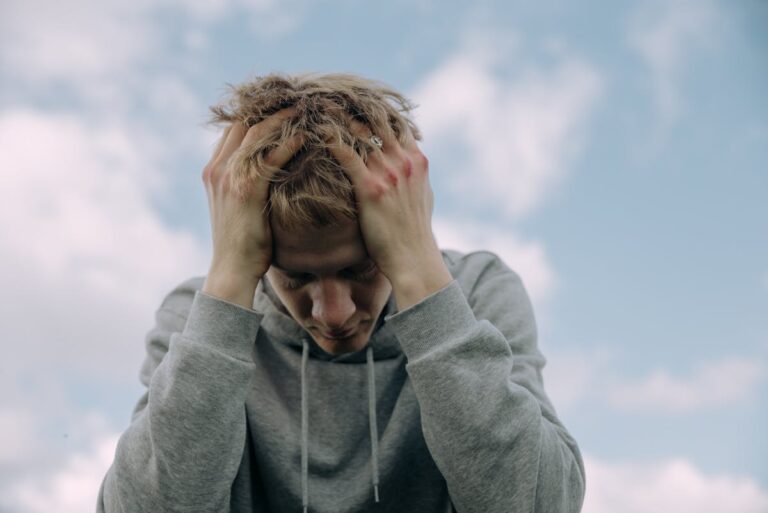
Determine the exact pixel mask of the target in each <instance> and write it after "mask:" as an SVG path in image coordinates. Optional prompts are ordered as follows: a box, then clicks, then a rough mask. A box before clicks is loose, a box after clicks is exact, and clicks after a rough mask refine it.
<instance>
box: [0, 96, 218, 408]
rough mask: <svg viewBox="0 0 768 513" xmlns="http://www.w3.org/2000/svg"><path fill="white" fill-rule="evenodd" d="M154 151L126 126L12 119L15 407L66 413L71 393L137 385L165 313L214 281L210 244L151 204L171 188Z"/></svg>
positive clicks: (8, 250) (7, 315)
mask: <svg viewBox="0 0 768 513" xmlns="http://www.w3.org/2000/svg"><path fill="white" fill-rule="evenodd" d="M143 150H144V148H143V147H142V145H141V141H140V140H138V139H137V138H135V137H133V136H132V135H131V133H130V132H128V131H125V130H124V129H122V128H121V127H119V126H104V125H101V126H100V125H95V126H92V125H89V124H87V123H85V122H83V121H82V120H80V119H78V118H76V117H73V116H70V115H44V114H41V113H39V112H35V111H24V110H17V111H12V112H5V113H2V114H0V169H2V170H3V185H2V188H3V192H4V195H3V196H4V201H3V202H0V266H2V268H3V269H6V270H7V271H8V270H9V272H5V273H2V275H0V286H2V288H3V290H13V291H14V297H13V301H8V302H7V303H6V306H5V307H4V308H3V309H2V310H1V311H0V326H2V327H3V328H2V337H0V338H1V339H2V344H3V346H4V347H5V348H8V350H7V351H6V355H7V356H6V364H7V369H4V372H3V373H2V375H0V383H1V384H2V386H3V388H4V389H5V390H9V391H12V393H11V394H10V395H9V396H8V397H9V400H11V401H14V402H18V403H20V404H23V403H25V402H32V403H35V402H36V401H39V399H40V398H39V397H36V396H34V394H36V393H41V395H42V396H43V397H46V399H45V401H44V403H45V405H46V406H48V407H50V408H51V409H52V410H56V409H57V408H61V409H62V411H61V412H60V413H62V414H63V413H64V410H65V409H66V407H67V405H68V404H69V401H71V400H72V398H71V397H67V393H66V386H67V383H70V382H73V381H74V382H77V381H78V380H88V379H92V378H94V377H95V376H99V377H100V378H101V379H103V380H105V381H104V383H110V382H111V383H122V384H125V383H134V382H135V381H136V378H135V376H136V373H137V371H138V367H139V364H140V362H141V358H142V357H143V339H144V334H145V333H146V331H147V330H148V329H149V328H150V327H151V323H152V322H153V321H152V313H153V311H154V309H155V308H156V307H157V306H158V304H159V302H160V300H161V299H162V297H163V295H164V294H165V293H166V292H168V291H169V290H170V289H171V287H172V286H173V285H175V284H176V283H178V282H180V281H181V280H183V279H185V278H187V277H189V276H191V275H194V274H202V273H204V272H205V271H206V266H207V256H206V253H207V250H206V249H205V248H204V246H203V245H202V244H201V242H200V241H199V240H197V238H196V237H195V236H193V235H192V234H190V233H187V232H184V231H182V230H176V229H171V228H169V227H167V226H166V225H165V224H164V223H163V221H162V220H161V219H160V218H159V216H158V215H157V213H156V212H155V210H154V209H153V207H152V206H151V204H150V203H149V199H148V198H149V196H150V193H152V192H158V191H162V186H163V180H162V174H161V171H160V169H159V167H158V166H157V164H156V163H155V162H154V161H153V160H152V159H151V158H148V157H147V152H145V151H143ZM201 187H202V185H201ZM10 348H13V349H12V350H10ZM22 382H25V383H34V387H29V386H27V387H23V386H21V385H19V383H22ZM42 392H45V393H42ZM49 394H50V395H49ZM62 403H63V404H62ZM39 406H40V407H42V405H39ZM52 415H53V413H52Z"/></svg>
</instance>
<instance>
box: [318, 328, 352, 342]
mask: <svg viewBox="0 0 768 513" xmlns="http://www.w3.org/2000/svg"><path fill="white" fill-rule="evenodd" d="M354 333H355V331H354V330H349V331H336V332H332V333H323V334H322V335H323V338H328V339H332V340H341V339H344V338H349V337H351V336H352V335H354Z"/></svg>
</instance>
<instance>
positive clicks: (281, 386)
mask: <svg viewBox="0 0 768 513" xmlns="http://www.w3.org/2000/svg"><path fill="white" fill-rule="evenodd" d="M443 256H444V260H445V262H446V264H447V265H448V268H449V270H450V272H451V274H452V275H453V276H454V278H455V279H454V281H453V282H451V283H450V284H449V285H448V286H446V287H445V288H443V289H442V290H440V291H438V292H436V293H434V294H432V295H431V296H430V297H428V298H426V299H424V300H423V301H422V302H420V303H418V304H416V305H413V306H412V307H410V308H408V309H406V310H404V311H402V312H395V304H394V299H393V298H390V301H389V303H388V305H387V307H386V308H385V311H384V313H383V314H382V319H380V324H379V326H378V327H377V329H376V331H375V332H374V335H373V336H372V338H371V341H370V343H369V345H368V346H367V347H366V348H365V349H364V350H361V351H358V352H355V353H349V354H346V355H341V356H335V357H334V356H332V355H329V354H327V353H325V352H324V351H323V350H322V349H321V348H320V347H319V346H317V344H316V343H315V342H314V340H312V338H311V337H309V336H308V334H307V333H306V332H305V331H304V330H303V329H302V328H301V327H300V326H299V325H298V324H297V323H296V322H295V321H294V320H293V319H292V318H291V317H290V316H289V315H288V314H287V313H286V312H285V310H284V309H283V308H282V306H281V305H280V302H279V301H278V300H277V298H276V296H275V295H274V292H273V291H272V290H271V289H270V287H269V283H268V281H266V280H262V283H261V284H260V285H259V288H258V289H257V292H256V296H255V298H254V309H253V310H249V309H245V308H242V307H239V306H237V305H233V304H230V303H227V302H225V301H221V300H218V299H216V298H213V297H211V296H208V295H206V294H204V293H202V292H200V291H199V289H200V288H201V287H202V283H203V279H202V278H196V279H192V280H189V281H187V282H185V283H183V284H182V285H180V286H179V287H178V288H177V289H175V290H174V291H173V292H171V293H170V294H169V295H168V296H167V297H166V298H165V300H164V301H163V303H162V305H161V306H160V308H159V309H158V311H157V314H156V321H157V322H156V326H155V327H154V328H153V329H152V330H151V331H150V332H149V334H148V335H147V341H146V350H147V356H146V359H145V361H144V365H143V366H142V369H141V381H142V383H144V385H145V386H146V387H147V392H146V393H145V394H144V396H143V397H142V398H141V399H140V400H139V402H138V404H137V405H136V408H135V410H134V412H133V416H132V420H131V424H130V426H129V427H128V429H127V430H126V431H125V433H124V434H123V435H122V437H121V438H120V442H119V443H118V446H117V451H116V454H115V459H114V462H113V464H112V466H111V467H110V469H109V471H108V473H107V475H106V477H105V479H104V482H103V483H102V486H101V489H100V491H99V498H98V505H97V511H98V512H109V513H116V512H126V513H127V512H142V511H146V512H166V511H169V512H170V511H183V512H189V511H195V512H197V511H200V512H231V513H236V512H237V513H240V512H281V513H282V512H297V513H298V512H301V511H302V507H303V500H304V498H305V493H304V492H305V491H306V500H307V505H308V511H310V512H323V513H324V512H327V513H346V512H349V513H352V512H367V511H388V512H397V513H410V512H413V513H417V512H418V513H431V512H441V513H443V512H446V511H458V512H461V513H464V512H466V513H469V512H482V513H495V512H498V513H501V512H504V513H508V512H534V511H535V512H540V513H558V512H578V511H580V509H581V504H582V501H583V496H584V466H583V463H582V459H581V455H580V453H579V449H578V447H577V444H576V442H575V441H574V439H573V438H572V437H571V436H570V434H569V433H568V431H567V430H566V429H565V427H564V426H563V425H562V423H561V422H560V421H559V420H558V418H557V416H556V413H555V410H554V408H553V406H552V404H551V403H550V401H549V399H548V398H547V396H546V394H545V392H544V388H543V382H542V375H541V370H542V367H543V366H544V363H545V359H544V357H543V356H542V355H541V353H540V352H539V350H538V348H537V342H536V324H535V321H534V315H533V310H532V308H531V304H530V301H529V299H528V295H527V293H526V291H525V288H524V286H523V284H522V282H521V281H520V278H519V277H518V275H517V274H516V273H515V272H514V271H512V270H511V269H509V268H508V267H507V266H506V265H504V264H503V263H502V262H501V261H500V260H499V259H498V258H497V257H496V256H495V255H493V254H492V253H488V252H476V253H471V254H467V255H463V254H460V253H458V252H454V251H444V252H443ZM303 358H305V360H304V365H302V360H303ZM374 368H375V373H374V372H373V371H374ZM302 369H304V370H302ZM302 399H303V401H302ZM303 434H304V435H305V436H304V437H303V436H302V435H303ZM302 440H304V441H305V443H302ZM303 453H304V458H302V454H303ZM303 466H304V468H306V470H307V472H306V474H304V473H303V472H302V467H303ZM374 484H378V495H379V497H378V498H379V502H376V501H375V492H374Z"/></svg>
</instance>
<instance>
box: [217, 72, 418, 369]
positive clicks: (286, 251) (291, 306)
mask: <svg viewBox="0 0 768 513" xmlns="http://www.w3.org/2000/svg"><path fill="white" fill-rule="evenodd" d="M289 107H291V108H293V109H294V110H295V115H294V116H292V117H291V118H290V119H289V120H288V121H287V122H286V123H284V125H283V127H282V129H281V130H279V131H275V132H274V133H271V134H267V135H265V136H264V137H263V138H262V139H261V140H259V141H256V142H255V143H254V144H252V145H251V146H250V147H247V148H244V149H243V151H244V152H246V155H244V157H247V158H248V159H249V161H250V162H253V163H254V165H252V166H246V167H245V168H243V170H242V171H241V174H242V175H241V176H236V177H235V183H234V184H233V185H234V186H235V187H238V186H239V185H240V184H244V183H247V182H248V181H249V180H250V179H251V178H252V175H253V174H255V173H258V172H259V171H258V170H259V169H263V170H266V174H267V175H271V178H270V180H271V184H270V189H269V200H268V203H267V206H266V208H267V212H268V215H269V218H270V224H271V226H272V234H273V242H274V253H273V262H272V264H273V265H272V267H271V268H270V270H269V272H268V274H267V275H268V277H269V281H270V284H271V285H272V287H273V288H274V289H275V292H276V293H277V295H278V296H279V298H280V300H281V301H282V303H283V305H284V306H285V308H286V309H287V311H288V312H289V313H290V314H291V316H292V317H293V318H294V319H295V320H296V321H297V322H298V323H299V324H301V325H302V326H303V327H304V328H305V329H306V330H307V331H308V332H309V333H310V334H311V335H312V337H313V338H314V340H315V341H316V342H317V343H318V345H319V346H320V347H322V348H323V349H324V350H325V351H326V352H328V353H330V354H342V353H346V352H352V351H358V350H360V349H362V348H363V347H364V346H365V345H366V344H367V342H368V339H369V337H370V335H371V333H372V331H373V329H374V328H375V326H376V323H377V321H378V319H379V317H380V314H381V312H382V310H383V308H384V306H385V305H386V303H387V300H388V298H389V295H390V293H391V290H392V289H391V285H390V283H389V281H388V280H387V279H386V277H385V276H384V275H383V274H382V273H380V272H379V271H378V269H376V267H375V264H374V263H373V262H372V261H371V260H370V259H369V257H368V253H367V250H366V248H365V245H364V243H363V239H362V236H361V233H360V229H359V225H358V222H357V216H358V210H357V206H356V203H355V196H354V189H353V186H352V183H351V181H350V180H349V178H348V176H347V174H346V173H345V172H344V170H343V169H342V168H341V167H340V166H339V164H338V163H337V162H336V160H335V159H333V158H332V156H331V153H330V151H329V149H328V141H329V140H330V139H331V138H333V137H334V136H335V137H336V138H337V139H339V140H341V141H342V142H344V143H345V144H348V145H350V146H352V147H353V148H354V149H355V151H357V153H358V154H359V155H360V156H361V157H362V158H363V160H366V159H367V156H368V153H369V151H371V150H372V149H373V147H372V146H371V143H370V142H369V141H368V140H364V139H361V138H359V137H358V136H356V135H355V134H354V133H353V132H352V131H351V130H350V126H349V121H350V120H352V119H353V120H357V121H359V122H362V123H364V124H366V125H368V126H369V127H370V128H371V131H372V132H373V133H382V129H381V127H383V126H386V125H387V124H388V125H389V126H390V127H392V130H393V131H394V133H395V134H396V136H397V137H398V139H400V141H401V142H405V140H406V137H407V134H408V132H409V131H410V133H412V134H413V136H414V137H415V138H416V139H417V140H418V139H420V135H419V131H418V129H417V127H416V126H415V125H414V123H413V122H412V121H411V119H410V118H409V113H410V111H411V109H412V108H413V106H412V104H411V103H410V102H409V101H408V100H407V99H406V98H405V97H404V96H402V95H401V94H400V93H398V92H397V91H394V90H393V89H390V88H388V87H386V86H384V85H382V84H380V83H377V82H373V81H370V80H366V79H363V78H360V77H357V76H352V75H340V74H331V75H301V76H285V75H269V76H266V77H258V78H256V79H254V80H251V81H248V82H246V83H243V84H240V85H237V86H234V87H232V89H231V93H230V95H229V97H228V98H227V99H226V100H225V101H224V102H223V103H222V104H219V105H217V106H214V107H212V108H211V111H212V112H213V119H212V122H214V123H232V122H242V123H245V124H246V125H249V126H250V125H253V124H255V123H258V122H259V121H261V120H263V119H265V118H267V117H269V116H270V115H272V114H274V113H275V112H277V111H280V110H282V109H286V108H289ZM296 134H301V135H302V136H303V137H304V139H305V141H306V142H305V144H304V146H303V147H302V148H301V149H300V150H299V151H298V152H297V153H296V154H295V156H294V157H293V158H292V159H291V161H290V162H288V164H287V165H285V166H283V167H282V168H281V169H272V168H270V167H269V165H268V164H267V163H266V162H265V156H266V155H267V154H268V153H269V152H270V151H271V150H272V149H273V148H275V147H276V146H277V145H278V144H280V143H281V142H283V141H286V140H289V139H290V138H293V137H294V136H295V135H296ZM249 173H250V174H249Z"/></svg>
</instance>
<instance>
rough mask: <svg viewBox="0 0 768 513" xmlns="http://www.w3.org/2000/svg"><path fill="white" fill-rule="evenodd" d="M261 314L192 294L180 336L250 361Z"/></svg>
mask: <svg viewBox="0 0 768 513" xmlns="http://www.w3.org/2000/svg"><path fill="white" fill-rule="evenodd" d="M262 317H263V314H260V313H258V312H255V311H253V310H249V309H247V308H243V307H242V306H239V305H235V304H233V303H229V302H227V301H223V300H221V299H218V298H215V297H213V296H211V295H208V294H205V293H204V292H202V291H199V290H198V291H196V292H195V298H194V300H193V301H192V307H191V309H190V311H189V317H188V318H187V324H186V325H185V326H184V331H183V333H182V336H183V337H184V338H186V339H189V340H192V341H194V342H197V343H199V344H203V345H206V346H208V347H212V348H214V349H216V350H218V351H221V352H222V353H225V354H227V355H229V356H231V357H233V358H237V359H239V360H246V361H251V353H252V351H253V344H254V343H255V341H256V334H257V333H258V331H259V326H260V325H261V319H262Z"/></svg>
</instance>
